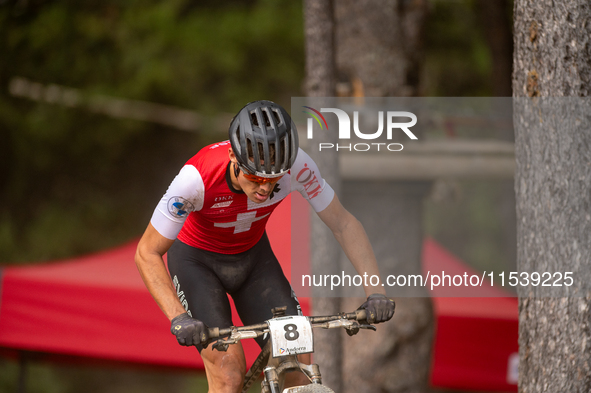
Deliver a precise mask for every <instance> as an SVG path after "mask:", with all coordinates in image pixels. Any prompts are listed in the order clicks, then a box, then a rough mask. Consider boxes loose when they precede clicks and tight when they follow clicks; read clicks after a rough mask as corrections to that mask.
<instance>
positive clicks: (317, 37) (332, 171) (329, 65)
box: [304, 0, 343, 391]
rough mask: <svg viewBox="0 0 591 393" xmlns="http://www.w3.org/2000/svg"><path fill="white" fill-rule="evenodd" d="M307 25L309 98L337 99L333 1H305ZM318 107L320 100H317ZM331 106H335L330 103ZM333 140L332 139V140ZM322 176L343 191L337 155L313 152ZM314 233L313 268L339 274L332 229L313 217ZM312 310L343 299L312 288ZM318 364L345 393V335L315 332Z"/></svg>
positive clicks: (322, 311) (337, 307)
mask: <svg viewBox="0 0 591 393" xmlns="http://www.w3.org/2000/svg"><path fill="white" fill-rule="evenodd" d="M304 23H305V37H306V82H305V86H306V95H307V96H308V97H334V96H335V76H334V75H335V68H334V64H335V60H334V40H333V35H334V16H333V2H332V0H305V1H304ZM315 103H316V104H317V103H318V101H315ZM326 106H328V107H330V106H332V105H329V104H328V103H327V105H326ZM327 137H328V138H329V140H327V142H334V143H336V140H337V135H336V134H334V135H328V136H327ZM330 138H332V140H330ZM308 153H309V154H310V157H312V159H313V160H314V161H315V162H316V164H317V165H318V168H319V169H320V171H321V173H322V176H323V177H324V179H325V180H326V181H327V182H328V184H330V185H331V187H332V188H333V189H334V190H335V192H336V193H337V195H338V194H339V190H340V188H341V187H340V183H341V181H340V175H339V165H338V156H337V154H336V152H324V153H323V154H318V152H316V151H309V152H308ZM311 222H312V227H311V231H310V236H311V238H310V241H311V242H310V244H311V248H310V250H311V255H310V259H311V269H312V273H313V274H319V272H322V273H323V274H338V271H337V269H338V268H339V266H338V260H339V257H340V248H339V245H338V243H337V242H336V240H335V238H334V236H333V234H332V232H331V231H330V229H329V228H328V227H327V226H326V225H324V223H322V222H321V221H320V219H319V218H318V217H317V216H316V215H315V214H313V215H312V220H311ZM312 310H313V313H314V314H315V315H330V314H336V313H338V312H341V311H342V310H341V302H340V298H339V297H330V296H329V294H327V293H325V291H323V288H316V287H314V288H313V289H312ZM314 334H315V340H314V346H315V348H314V349H315V353H314V362H315V363H317V364H318V365H319V366H320V371H321V373H322V379H323V383H324V384H325V385H327V386H330V387H331V388H332V389H333V390H335V391H342V380H343V379H342V372H341V369H342V345H341V336H340V335H339V334H336V333H335V332H334V331H329V330H318V331H316V332H314Z"/></svg>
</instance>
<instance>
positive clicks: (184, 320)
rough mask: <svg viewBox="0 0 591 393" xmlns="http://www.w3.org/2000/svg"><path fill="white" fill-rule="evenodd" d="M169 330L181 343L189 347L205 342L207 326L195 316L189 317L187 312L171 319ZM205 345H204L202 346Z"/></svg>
mask: <svg viewBox="0 0 591 393" xmlns="http://www.w3.org/2000/svg"><path fill="white" fill-rule="evenodd" d="M170 332H171V333H172V334H174V335H175V336H176V339H177V341H178V342H179V344H181V345H186V346H188V347H190V346H191V345H195V346H197V345H199V344H203V343H206V342H207V339H208V338H209V337H208V334H207V326H205V324H204V323H203V322H201V321H199V320H197V319H195V318H191V317H190V316H189V314H188V313H184V314H180V315H177V316H176V317H174V318H173V319H172V321H171V326H170ZM205 347H207V345H204V348H205Z"/></svg>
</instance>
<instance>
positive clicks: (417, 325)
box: [335, 0, 433, 393]
mask: <svg viewBox="0 0 591 393" xmlns="http://www.w3.org/2000/svg"><path fill="white" fill-rule="evenodd" d="M426 10H427V3H426V2H425V1H422V0H414V1H391V0H362V1H359V0H337V1H336V2H335V15H336V21H337V23H336V29H337V30H336V37H335V42H336V53H337V70H338V75H339V81H340V89H339V93H340V94H342V95H352V96H358V97H359V96H368V97H387V96H392V97H399V96H415V95H418V94H419V70H420V61H421V57H422V28H423V23H424V20H425V17H426ZM343 86H345V87H344V88H343ZM343 188H344V189H343V191H344V192H343V198H342V199H343V201H344V203H345V207H346V208H347V209H349V210H350V211H351V212H352V213H353V215H355V216H356V217H357V218H358V219H359V220H360V221H361V222H362V223H363V224H364V227H365V230H366V232H367V233H368V236H369V238H370V241H371V242H372V246H373V247H374V251H375V253H376V257H377V259H378V263H379V265H380V270H381V274H382V277H383V278H384V277H386V276H387V275H388V274H401V273H402V272H405V269H410V270H411V271H413V272H416V273H419V272H420V263H421V258H420V255H421V247H422V240H423V230H422V198H423V197H424V196H425V195H426V192H427V190H428V185H427V184H425V183H420V182H404V183H402V182H397V183H394V182H386V181H384V182H370V181H362V182H354V183H353V182H348V183H345V184H344V185H343ZM409 228H413V230H410V229H409ZM363 300H364V299H359V298H357V299H355V298H354V299H351V298H348V299H346V300H345V306H344V309H346V310H350V309H354V308H356V307H358V306H359V305H360V304H361V303H362V302H363ZM396 302H397V309H396V315H395V316H394V318H393V320H392V321H391V322H389V323H385V324H382V325H378V331H377V332H376V333H371V332H365V331H364V332H361V333H360V334H359V335H357V336H356V337H353V338H350V337H346V339H345V340H344V361H343V362H344V365H343V370H344V375H343V377H344V391H345V392H351V393H353V392H355V393H360V392H368V393H369V392H371V393H374V392H424V391H427V389H428V373H429V367H430V359H431V357H430V355H431V351H430V348H431V341H432V335H433V330H432V328H433V316H432V309H431V302H430V299H428V298H398V299H396Z"/></svg>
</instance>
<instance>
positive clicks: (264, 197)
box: [254, 192, 269, 202]
mask: <svg viewBox="0 0 591 393" xmlns="http://www.w3.org/2000/svg"><path fill="white" fill-rule="evenodd" d="M254 195H255V197H256V199H257V200H259V201H261V202H264V201H266V200H267V198H269V195H268V194H267V195H263V194H259V193H258V192H255V193H254Z"/></svg>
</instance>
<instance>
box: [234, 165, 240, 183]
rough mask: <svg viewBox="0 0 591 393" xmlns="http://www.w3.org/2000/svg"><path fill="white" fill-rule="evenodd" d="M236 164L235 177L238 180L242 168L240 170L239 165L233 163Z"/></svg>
mask: <svg viewBox="0 0 591 393" xmlns="http://www.w3.org/2000/svg"><path fill="white" fill-rule="evenodd" d="M233 164H234V176H235V177H236V179H238V175H239V174H240V168H238V164H236V163H235V162H233Z"/></svg>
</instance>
